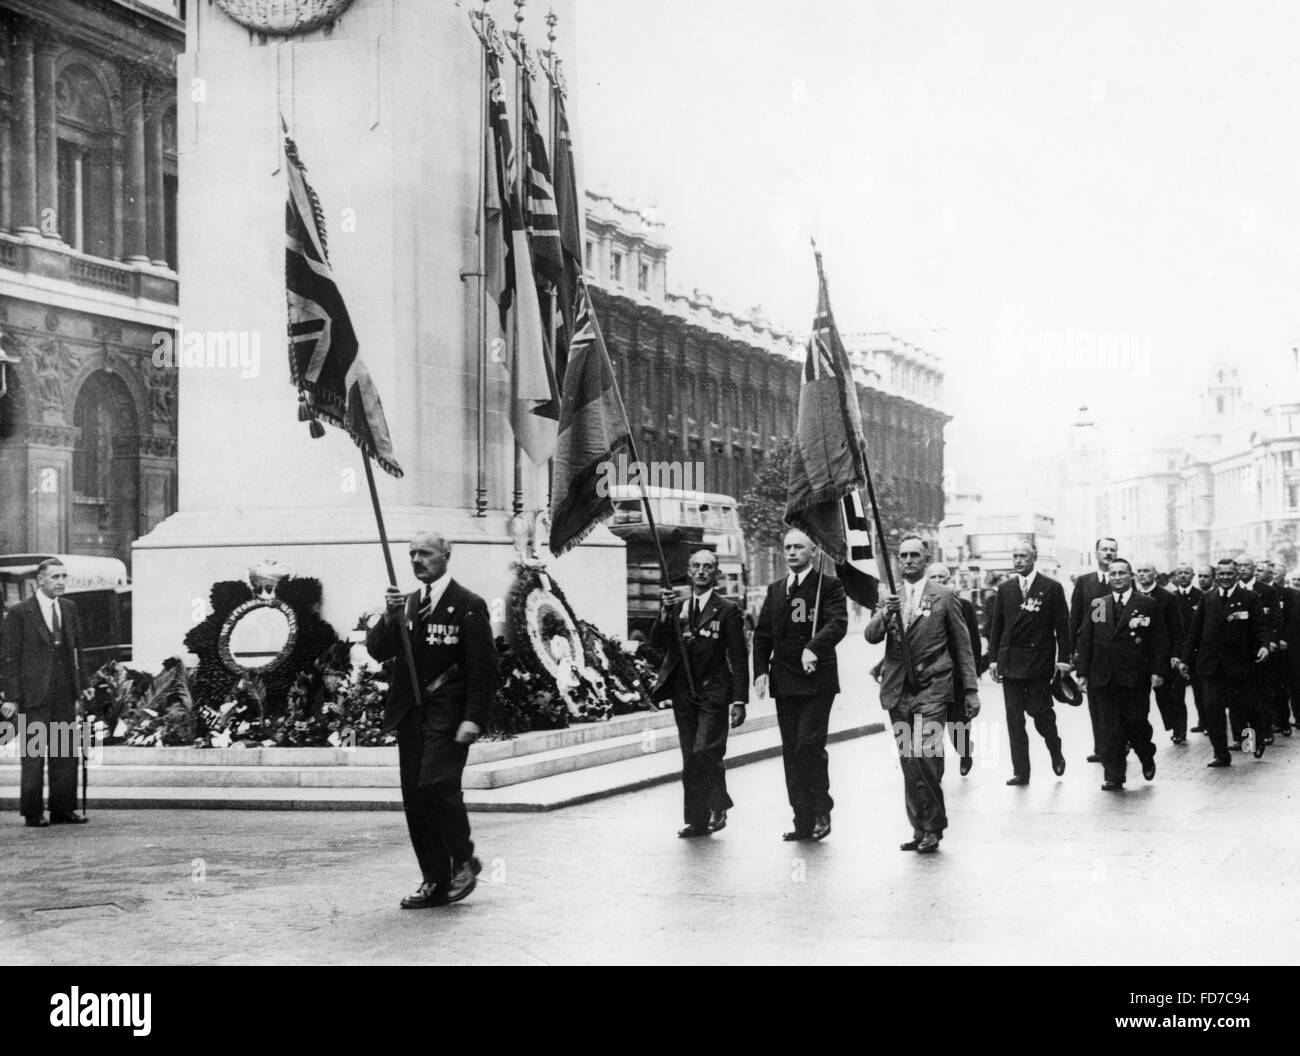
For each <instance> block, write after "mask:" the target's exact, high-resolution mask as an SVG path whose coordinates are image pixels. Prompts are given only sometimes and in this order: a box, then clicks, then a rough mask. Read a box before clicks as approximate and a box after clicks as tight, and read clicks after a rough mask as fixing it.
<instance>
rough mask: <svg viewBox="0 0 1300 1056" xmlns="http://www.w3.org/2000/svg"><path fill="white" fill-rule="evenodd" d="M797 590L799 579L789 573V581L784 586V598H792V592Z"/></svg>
mask: <svg viewBox="0 0 1300 1056" xmlns="http://www.w3.org/2000/svg"><path fill="white" fill-rule="evenodd" d="M798 588H799V577H798V576H797V575H794V574H793V573H791V575H790V581H789V582H788V583H787V584H786V585H785V596H786V597H787V598H793V597H794V592H795V591H796V590H797V589H798Z"/></svg>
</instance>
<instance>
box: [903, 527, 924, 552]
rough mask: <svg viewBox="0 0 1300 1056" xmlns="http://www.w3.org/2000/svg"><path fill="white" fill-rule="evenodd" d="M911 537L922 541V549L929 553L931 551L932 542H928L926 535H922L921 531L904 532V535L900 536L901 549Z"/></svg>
mask: <svg viewBox="0 0 1300 1056" xmlns="http://www.w3.org/2000/svg"><path fill="white" fill-rule="evenodd" d="M909 539H915V540H916V541H917V542H918V543H920V544H921V549H922V550H923V551H925V552H926V553H927V554H928V553H929V552H930V544H929V543H928V542H926V540H925V536H923V535H921V534H920V533H919V532H904V533H903V534H902V535H900V536H899V537H898V548H899V549H900V550H901V549H902V548H903V544H904V543H905V542H907V541H908V540H909Z"/></svg>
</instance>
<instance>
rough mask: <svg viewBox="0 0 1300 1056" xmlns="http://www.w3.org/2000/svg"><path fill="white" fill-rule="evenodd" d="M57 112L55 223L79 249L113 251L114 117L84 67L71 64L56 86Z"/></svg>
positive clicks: (104, 95)
mask: <svg viewBox="0 0 1300 1056" xmlns="http://www.w3.org/2000/svg"><path fill="white" fill-rule="evenodd" d="M54 95H55V105H56V108H57V111H58V140H59V141H58V159H57V165H58V188H59V200H58V224H59V235H60V236H61V237H62V238H63V240H64V241H65V242H66V243H68V245H70V246H72V248H73V249H79V250H81V251H82V252H83V253H91V254H94V255H95V256H97V257H111V256H112V255H113V241H112V239H113V214H112V202H113V201H114V196H113V176H112V156H111V151H112V139H113V118H112V109H111V107H110V105H109V101H108V93H107V92H106V91H105V89H104V85H103V83H102V82H101V81H100V79H99V78H98V77H97V76H96V75H95V74H94V73H93V72H92V71H91V70H90V68H89V67H87V66H84V65H80V64H74V65H70V66H68V67H67V68H65V69H64V70H63V72H62V73H61V74H59V79H58V81H57V82H56V84H55V93H54Z"/></svg>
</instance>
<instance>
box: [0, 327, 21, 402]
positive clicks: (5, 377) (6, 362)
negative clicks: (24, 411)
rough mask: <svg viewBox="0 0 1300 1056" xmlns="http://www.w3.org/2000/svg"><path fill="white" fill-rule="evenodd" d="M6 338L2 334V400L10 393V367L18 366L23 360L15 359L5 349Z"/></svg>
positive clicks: (0, 366)
mask: <svg viewBox="0 0 1300 1056" xmlns="http://www.w3.org/2000/svg"><path fill="white" fill-rule="evenodd" d="M4 341H5V336H4V334H2V333H0V399H3V398H4V396H5V394H6V393H7V392H8V391H9V367H10V366H11V365H12V366H17V365H18V364H19V363H21V362H22V360H19V359H15V358H14V357H13V356H11V355H10V354H9V353H8V352H6V351H5V348H4Z"/></svg>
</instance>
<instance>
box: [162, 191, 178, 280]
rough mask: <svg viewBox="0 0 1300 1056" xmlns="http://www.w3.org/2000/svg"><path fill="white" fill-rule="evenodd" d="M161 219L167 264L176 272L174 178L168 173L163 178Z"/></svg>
mask: <svg viewBox="0 0 1300 1056" xmlns="http://www.w3.org/2000/svg"><path fill="white" fill-rule="evenodd" d="M163 219H164V225H165V230H166V238H167V246H166V251H167V263H168V264H170V265H171V268H172V271H176V270H177V267H176V259H177V254H176V245H177V237H176V231H177V228H176V177H175V176H173V175H171V174H170V173H169V174H167V175H165V176H163Z"/></svg>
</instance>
